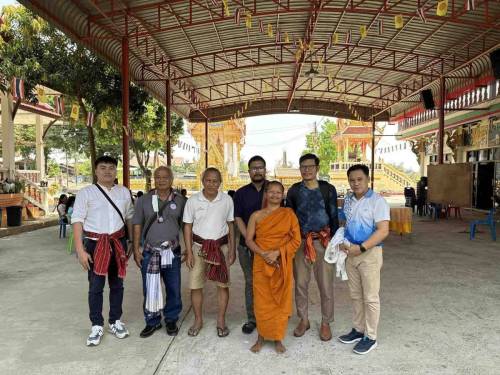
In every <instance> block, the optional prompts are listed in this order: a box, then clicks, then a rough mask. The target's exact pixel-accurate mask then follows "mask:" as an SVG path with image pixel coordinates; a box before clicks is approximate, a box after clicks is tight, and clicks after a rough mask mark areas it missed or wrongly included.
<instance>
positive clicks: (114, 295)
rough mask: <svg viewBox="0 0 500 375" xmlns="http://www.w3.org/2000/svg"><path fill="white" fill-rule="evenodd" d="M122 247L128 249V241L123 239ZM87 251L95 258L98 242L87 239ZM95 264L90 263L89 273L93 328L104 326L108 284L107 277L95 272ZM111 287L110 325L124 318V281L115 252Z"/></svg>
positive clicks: (110, 263) (110, 274) (109, 272)
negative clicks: (104, 294) (120, 276)
mask: <svg viewBox="0 0 500 375" xmlns="http://www.w3.org/2000/svg"><path fill="white" fill-rule="evenodd" d="M121 241H122V246H124V248H125V249H126V248H127V241H126V240H125V238H122V240H121ZM84 245H85V250H86V251H87V252H88V253H89V254H90V255H91V256H92V259H93V258H94V250H95V247H96V245H97V242H96V241H92V240H88V239H86V240H85V241H84ZM112 246H113V245H112ZM93 267H94V263H90V270H89V271H88V280H89V318H90V321H91V322H92V325H93V326H96V325H97V326H104V318H103V316H102V302H103V290H104V284H105V283H106V276H100V275H96V274H95V273H94V271H93ZM108 285H109V323H110V324H114V323H115V321H117V320H119V319H120V318H121V316H122V302H123V279H121V278H119V277H118V267H117V265H116V261H115V256H114V250H113V254H112V255H111V260H110V262H109V268H108Z"/></svg>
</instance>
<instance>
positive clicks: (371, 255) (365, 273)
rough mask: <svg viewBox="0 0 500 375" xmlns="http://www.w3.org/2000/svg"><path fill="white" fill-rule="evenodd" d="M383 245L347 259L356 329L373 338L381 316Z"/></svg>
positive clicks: (375, 336)
mask: <svg viewBox="0 0 500 375" xmlns="http://www.w3.org/2000/svg"><path fill="white" fill-rule="evenodd" d="M382 263H383V259H382V247H380V246H375V247H373V248H371V249H368V250H367V251H366V252H365V253H363V254H361V255H358V256H355V257H348V258H347V260H346V269H347V276H348V277H349V280H348V281H347V285H348V286H349V292H350V295H351V299H352V304H353V314H352V321H353V325H354V329H355V330H356V331H358V332H364V333H365V335H366V336H368V337H369V338H370V339H372V340H376V339H377V327H378V322H379V318H380V298H379V290H380V269H381V268H382Z"/></svg>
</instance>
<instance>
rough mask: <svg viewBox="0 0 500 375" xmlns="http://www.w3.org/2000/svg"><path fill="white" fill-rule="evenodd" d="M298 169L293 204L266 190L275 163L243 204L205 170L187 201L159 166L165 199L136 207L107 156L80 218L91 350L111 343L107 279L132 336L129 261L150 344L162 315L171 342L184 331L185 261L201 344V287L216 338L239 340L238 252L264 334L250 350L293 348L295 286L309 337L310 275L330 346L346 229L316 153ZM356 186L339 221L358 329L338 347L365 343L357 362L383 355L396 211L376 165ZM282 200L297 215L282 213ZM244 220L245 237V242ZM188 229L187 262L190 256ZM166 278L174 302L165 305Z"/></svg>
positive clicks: (156, 195) (154, 195)
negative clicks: (386, 246) (287, 343)
mask: <svg viewBox="0 0 500 375" xmlns="http://www.w3.org/2000/svg"><path fill="white" fill-rule="evenodd" d="M299 164H300V173H301V176H302V181H301V182H298V183H296V184H294V185H293V186H291V187H290V189H289V190H288V194H287V195H286V199H283V198H285V196H284V188H283V186H282V185H281V184H280V183H279V182H277V181H271V182H270V181H267V180H266V162H265V160H264V159H263V158H262V157H260V156H254V157H252V158H251V159H250V160H249V162H248V173H249V175H250V180H251V182H250V183H249V184H248V185H245V186H243V187H241V188H240V189H239V190H237V191H236V193H235V195H234V201H233V199H231V197H229V196H228V195H227V194H225V193H223V192H221V191H220V185H221V182H222V178H221V173H220V171H218V170H217V169H216V168H208V169H206V170H205V171H204V172H203V175H202V184H203V189H202V191H200V192H199V193H196V194H194V195H193V196H191V197H190V198H189V199H188V200H187V201H186V200H185V198H184V197H182V196H181V195H179V194H177V193H176V192H175V191H174V190H173V188H172V185H173V178H174V176H173V173H172V171H171V170H170V169H169V168H168V167H159V168H157V169H156V170H155V171H154V181H155V189H153V190H152V191H150V192H148V193H147V194H144V195H143V196H142V197H141V198H139V199H138V200H137V202H136V203H135V209H134V206H133V202H132V199H131V196H130V192H129V191H128V189H126V188H124V187H122V186H120V185H115V184H114V183H113V181H114V179H115V177H116V166H117V162H116V160H115V159H113V158H111V157H108V156H104V157H101V158H99V159H97V160H96V177H97V183H96V184H94V185H91V186H88V187H86V188H84V189H82V190H81V191H80V192H79V193H78V194H77V197H76V202H75V208H74V213H73V218H72V222H73V226H74V228H75V230H74V233H75V244H76V251H77V254H78V258H79V261H80V263H81V265H82V267H83V268H84V269H85V270H86V271H87V272H88V279H89V310H90V313H89V316H90V320H91V322H92V330H91V333H90V335H89V337H88V339H87V345H89V346H93V345H98V344H99V343H100V340H101V337H102V336H103V327H104V319H103V316H102V301H103V287H104V282H105V278H106V276H107V277H108V283H109V287H110V297H109V298H110V314H109V331H110V332H111V333H112V334H114V335H115V336H116V337H118V338H125V337H127V336H128V334H129V333H128V330H127V329H126V327H125V325H124V324H123V322H121V320H120V318H121V315H122V309H121V305H122V300H123V278H124V277H125V272H126V264H127V258H128V255H130V253H131V252H133V254H134V260H135V263H136V264H137V266H138V267H139V268H140V269H141V273H142V283H143V292H144V303H143V309H144V317H145V321H146V326H145V328H144V329H143V330H142V332H141V333H140V336H141V337H148V336H150V335H152V334H153V333H154V332H155V331H156V330H158V329H160V328H161V327H162V324H161V320H162V319H161V313H162V312H163V319H164V321H165V325H166V331H167V334H168V335H176V334H177V333H178V330H179V328H178V326H177V321H178V319H179V314H180V312H181V310H182V301H181V292H180V291H181V263H182V262H184V261H185V262H186V265H187V267H188V268H189V282H188V284H189V289H190V290H191V303H192V306H193V311H194V316H195V319H194V323H193V325H192V326H191V327H190V328H189V330H188V335H190V336H197V335H198V333H199V332H200V330H201V329H202V328H203V316H202V305H203V287H204V285H205V282H206V281H207V280H210V281H213V282H215V283H216V285H217V304H218V312H217V335H218V336H219V337H225V336H227V335H229V328H228V327H227V324H226V321H225V315H226V310H227V306H228V301H229V286H230V267H231V265H232V264H233V263H234V262H235V259H236V251H237V252H238V259H239V262H240V265H241V268H242V270H243V275H244V278H245V307H246V315H247V318H246V322H245V323H244V324H243V326H242V331H243V332H244V333H246V334H251V333H252V332H253V331H254V330H255V329H256V328H257V331H258V333H259V336H258V340H257V342H256V344H255V345H254V346H253V347H252V351H254V352H258V351H259V350H260V348H261V347H262V345H263V343H264V340H265V339H268V340H272V341H274V342H275V343H276V350H277V352H278V353H281V352H283V351H284V350H285V348H284V346H283V345H282V340H283V337H284V332H285V331H286V325H287V322H288V318H289V317H290V315H291V303H292V296H291V291H292V283H293V279H294V280H295V302H296V309H297V314H298V316H299V318H300V321H299V324H298V325H297V327H296V328H295V329H294V331H293V334H294V336H296V337H301V336H303V335H304V334H305V332H306V331H307V330H308V329H310V326H311V324H310V320H309V315H308V302H309V296H308V290H309V283H310V280H311V273H313V274H314V277H315V280H316V283H317V285H318V288H319V291H320V297H321V325H320V329H319V337H320V339H321V340H323V341H328V340H331V338H332V331H331V327H330V324H331V323H332V322H333V320H334V272H335V270H334V265H333V264H330V263H327V262H326V261H324V255H325V249H326V247H327V245H328V243H329V241H330V239H331V238H332V236H333V235H334V234H335V232H336V231H337V230H338V228H339V212H338V204H337V193H336V190H335V187H334V186H332V185H331V184H329V183H327V182H324V181H320V180H318V179H317V176H318V172H319V159H318V157H317V156H316V155H313V154H306V155H303V156H302V157H301V158H300V160H299ZM348 180H349V184H350V186H351V190H352V193H351V194H349V195H348V196H347V197H346V199H345V204H344V208H343V210H342V211H343V212H342V214H341V215H340V217H341V219H343V220H345V239H346V242H345V245H342V246H341V247H342V250H343V251H344V252H345V253H346V254H347V261H346V268H347V274H348V278H349V280H348V285H349V290H350V295H351V299H352V301H353V329H352V330H351V332H350V333H349V334H346V335H342V336H340V337H339V340H340V341H341V342H343V343H356V342H357V344H356V346H355V348H354V352H356V353H358V354H366V353H368V352H369V351H371V350H372V349H374V348H375V347H376V346H377V341H376V335H377V325H378V320H379V312H380V302H379V287H380V269H381V267H382V248H381V243H382V241H383V239H384V238H385V237H386V236H387V235H388V222H389V219H390V218H389V207H388V205H387V203H386V202H385V200H384V199H383V198H382V197H380V196H379V195H378V194H376V193H375V192H373V191H372V190H371V189H369V188H368V182H369V170H368V168H367V167H366V166H364V165H356V166H353V167H351V169H350V170H349V171H348ZM283 201H284V202H286V206H287V207H289V208H282V207H280V206H283ZM234 222H236V226H237V229H238V232H239V234H240V237H239V242H238V244H236V237H237V236H236V230H235V228H234V225H233V223H234ZM181 230H182V231H183V238H184V243H185V251H184V253H181V246H180V233H181ZM127 238H128V239H130V238H133V242H128V243H127ZM256 257H257V258H256ZM292 270H293V271H292ZM292 273H293V278H292ZM254 277H255V278H256V279H255V280H254ZM161 280H163V283H164V284H165V292H166V298H164V297H163V295H162V287H161ZM254 284H255V285H254ZM263 284H265V285H263ZM254 291H255V293H257V295H255V296H254ZM266 294H271V295H272V296H266ZM273 294H274V295H273ZM269 297H270V298H269ZM255 304H256V305H255ZM265 304H267V305H269V306H263V305H265ZM278 310H279V312H278ZM273 320H276V321H278V320H279V321H282V322H283V324H282V325H281V326H282V328H280V329H279V330H278V331H279V332H276V329H275V327H274V326H273V325H272V324H271V323H272V321H273ZM266 336H268V337H266Z"/></svg>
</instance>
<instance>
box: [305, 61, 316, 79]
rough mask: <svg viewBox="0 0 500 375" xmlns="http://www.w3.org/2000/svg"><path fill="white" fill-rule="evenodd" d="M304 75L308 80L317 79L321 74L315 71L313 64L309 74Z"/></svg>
mask: <svg viewBox="0 0 500 375" xmlns="http://www.w3.org/2000/svg"><path fill="white" fill-rule="evenodd" d="M304 75H305V76H306V77H307V78H316V77H317V76H319V72H318V71H317V70H316V69H314V67H313V66H312V64H311V67H310V68H309V70H308V71H307V72H305V73H304Z"/></svg>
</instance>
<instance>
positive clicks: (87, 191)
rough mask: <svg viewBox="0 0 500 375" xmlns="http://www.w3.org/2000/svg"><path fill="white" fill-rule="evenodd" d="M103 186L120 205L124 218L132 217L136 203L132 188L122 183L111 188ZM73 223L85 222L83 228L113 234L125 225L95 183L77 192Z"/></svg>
mask: <svg viewBox="0 0 500 375" xmlns="http://www.w3.org/2000/svg"><path fill="white" fill-rule="evenodd" d="M102 188H103V190H104V191H105V192H106V193H107V194H108V196H109V197H110V198H111V200H112V201H113V202H114V203H115V205H116V206H117V207H118V209H119V210H120V212H121V213H122V215H123V218H124V219H125V220H129V219H132V216H133V215H134V205H133V203H132V197H131V196H130V190H128V189H127V188H126V187H124V186H122V185H114V186H113V187H112V188H111V189H108V188H107V187H105V186H102ZM71 223H72V224H74V223H83V230H84V231H86V232H93V233H107V234H112V233H114V232H116V231H118V230H120V229H121V228H122V227H123V221H122V219H121V218H120V215H118V212H116V210H115V209H114V207H113V206H112V205H111V203H109V201H108V200H107V199H106V197H105V196H104V195H103V194H102V193H101V191H100V190H99V189H98V188H97V186H95V185H89V186H86V187H84V188H83V189H81V190H80V191H79V192H78V193H77V194H76V198H75V205H74V206H73V215H72V216H71Z"/></svg>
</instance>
